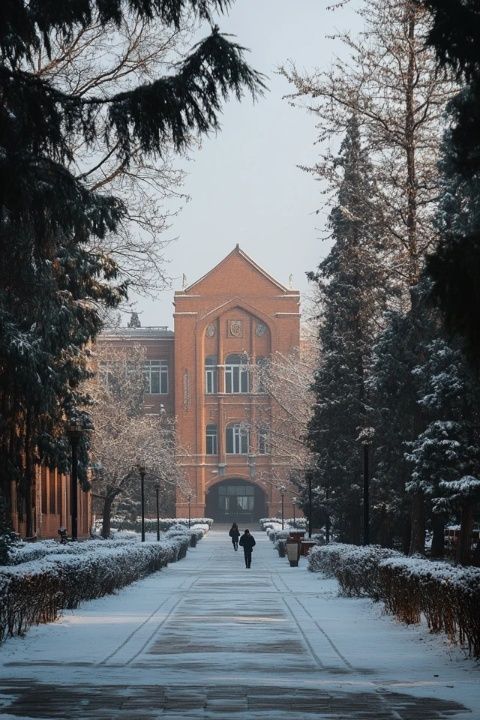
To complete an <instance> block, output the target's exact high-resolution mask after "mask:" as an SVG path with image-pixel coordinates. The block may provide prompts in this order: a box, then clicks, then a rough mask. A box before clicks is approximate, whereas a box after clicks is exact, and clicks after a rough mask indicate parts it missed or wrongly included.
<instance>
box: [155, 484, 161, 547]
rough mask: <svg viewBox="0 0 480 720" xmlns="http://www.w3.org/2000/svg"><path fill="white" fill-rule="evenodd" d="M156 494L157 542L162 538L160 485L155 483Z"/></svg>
mask: <svg viewBox="0 0 480 720" xmlns="http://www.w3.org/2000/svg"><path fill="white" fill-rule="evenodd" d="M155 496H156V505H157V542H158V541H159V540H160V485H159V484H158V483H157V484H156V485H155Z"/></svg>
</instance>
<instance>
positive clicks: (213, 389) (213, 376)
mask: <svg viewBox="0 0 480 720" xmlns="http://www.w3.org/2000/svg"><path fill="white" fill-rule="evenodd" d="M217 393H218V365H217V356H216V355H208V356H207V357H206V358H205V395H216V394H217Z"/></svg>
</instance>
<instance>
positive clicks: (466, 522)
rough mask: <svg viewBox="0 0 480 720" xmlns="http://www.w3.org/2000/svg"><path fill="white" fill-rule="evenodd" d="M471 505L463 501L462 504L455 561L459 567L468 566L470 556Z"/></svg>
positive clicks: (467, 501) (469, 502)
mask: <svg viewBox="0 0 480 720" xmlns="http://www.w3.org/2000/svg"><path fill="white" fill-rule="evenodd" d="M472 530H473V504H472V502H471V501H469V500H465V501H464V503H463V504H462V519H461V524H460V538H459V541H458V548H457V561H458V562H459V564H460V565H469V564H470V563H471V555H472Z"/></svg>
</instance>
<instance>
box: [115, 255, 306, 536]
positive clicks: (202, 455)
mask: <svg viewBox="0 0 480 720" xmlns="http://www.w3.org/2000/svg"><path fill="white" fill-rule="evenodd" d="M174 304H175V312H174V332H173V333H172V332H171V331H168V330H167V329H166V328H122V329H121V330H119V331H116V332H115V333H114V334H112V333H106V334H104V335H103V336H102V340H103V341H107V342H112V343H114V344H115V343H118V344H120V345H125V343H132V344H133V343H136V344H142V345H144V346H145V348H146V359H147V366H146V380H147V388H148V390H149V391H150V392H148V393H147V397H146V411H147V412H160V411H161V408H162V406H163V408H165V410H166V411H167V412H169V413H174V414H175V416H176V419H177V432H178V445H179V448H180V451H179V462H180V464H181V466H182V468H183V471H184V475H185V478H186V480H187V483H186V486H187V487H188V488H190V490H189V491H186V492H185V491H183V493H180V492H179V493H178V496H177V505H176V512H177V516H178V517H180V516H183V517H185V516H186V515H187V512H188V506H190V511H191V513H192V516H193V515H196V516H204V515H207V516H209V517H213V518H214V519H216V520H217V521H225V522H230V521H231V520H234V519H235V520H237V521H242V520H244V521H249V520H254V519H257V518H258V517H261V516H263V515H267V514H272V513H275V514H277V513H278V512H279V509H280V495H279V490H278V487H279V483H280V481H281V480H283V481H284V482H287V481H288V478H287V477H285V473H286V471H285V465H284V464H283V463H282V458H279V457H275V458H272V457H271V455H270V454H269V441H268V423H265V427H263V426H262V422H261V421H262V419H265V418H268V416H269V413H271V412H272V408H271V407H270V399H269V397H268V395H267V394H266V393H264V392H262V387H261V383H260V382H259V381H258V377H256V376H257V374H256V373H255V368H256V367H259V366H261V365H263V364H264V363H267V362H268V358H269V356H270V355H271V354H272V353H275V352H277V351H279V352H283V353H285V352H288V351H289V350H290V349H292V348H294V347H298V346H299V343H300V338H299V334H300V297H299V293H298V291H295V290H290V289H287V288H286V287H284V286H283V285H281V284H280V283H279V282H277V281H276V280H274V279H273V278H272V277H271V276H270V275H268V274H267V273H266V272H265V271H264V270H262V268H260V267H259V266H258V265H257V264H256V263H255V262H254V261H253V260H251V258H249V257H248V255H246V254H245V253H244V252H243V251H242V250H241V249H240V248H239V246H238V245H237V246H236V247H235V249H234V250H233V251H232V252H231V253H230V254H229V255H227V257H226V258H224V259H223V260H222V261H221V262H220V263H219V264H218V265H216V266H215V267H214V268H213V269H212V270H211V271H210V272H208V273H207V274H206V275H204V276H203V277H202V278H200V279H199V280H197V281H196V282H194V283H193V284H192V285H190V286H189V287H187V288H186V289H184V290H182V291H178V292H176V293H175V300H174Z"/></svg>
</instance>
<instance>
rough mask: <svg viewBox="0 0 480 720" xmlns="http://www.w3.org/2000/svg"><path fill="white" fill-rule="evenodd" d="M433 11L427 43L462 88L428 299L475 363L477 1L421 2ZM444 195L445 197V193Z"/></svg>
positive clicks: (479, 155) (479, 118)
mask: <svg viewBox="0 0 480 720" xmlns="http://www.w3.org/2000/svg"><path fill="white" fill-rule="evenodd" d="M422 3H423V4H424V5H425V6H426V7H427V8H428V9H429V10H430V12H431V13H432V20H433V23H432V28H431V31H430V34H429V38H428V40H429V43H430V44H431V45H432V46H433V47H434V48H435V50H436V53H437V57H438V59H439V62H440V63H441V65H442V66H443V67H444V68H447V69H450V70H453V71H454V72H455V73H456V75H457V77H458V79H459V80H460V81H461V82H462V83H463V88H462V89H461V91H460V92H459V93H458V95H457V96H456V98H455V99H454V100H453V101H452V102H451V103H450V108H449V109H450V127H449V129H448V131H447V133H446V138H445V143H444V177H445V186H446V187H445V188H444V193H443V195H444V197H445V201H444V203H443V207H442V213H441V216H440V223H439V225H440V233H441V243H440V245H439V247H438V249H437V250H436V252H435V253H434V254H433V256H432V257H431V258H430V259H429V262H428V270H429V273H430V275H431V277H432V278H433V280H434V287H433V295H434V298H435V300H436V302H437V303H438V305H439V307H440V308H441V310H442V312H443V315H444V318H445V320H446V325H447V328H448V329H449V330H450V332H451V333H452V335H455V334H456V333H461V334H462V335H463V337H464V338H465V341H466V348H467V351H468V353H469V355H470V357H471V358H472V359H473V361H474V363H475V364H476V365H477V366H478V365H479V364H480V330H479V325H478V308H479V307H480V286H479V283H478V277H479V274H480V205H479V201H478V197H479V189H480V53H479V50H478V48H479V45H480V8H479V5H478V2H477V0H449V2H448V3H446V2H443V0H422ZM445 193H446V195H445Z"/></svg>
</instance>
